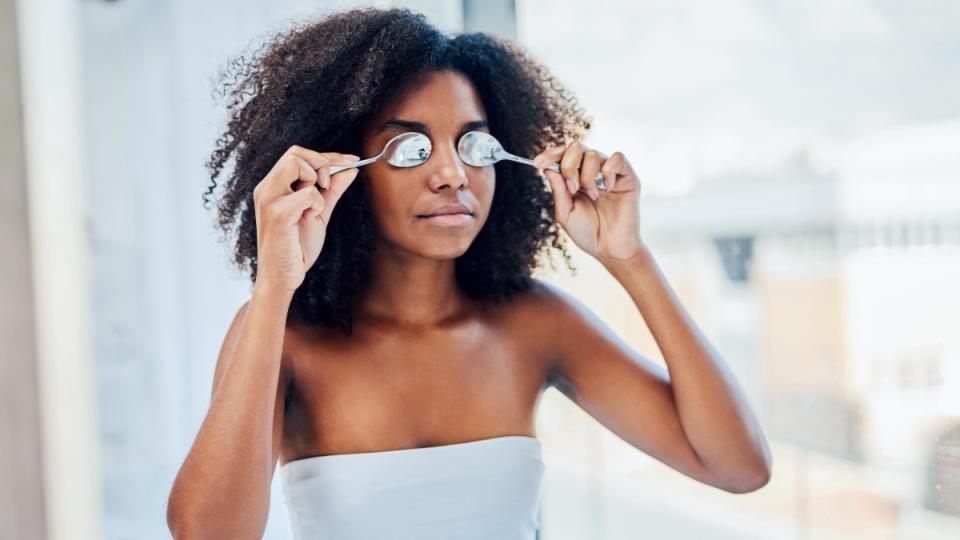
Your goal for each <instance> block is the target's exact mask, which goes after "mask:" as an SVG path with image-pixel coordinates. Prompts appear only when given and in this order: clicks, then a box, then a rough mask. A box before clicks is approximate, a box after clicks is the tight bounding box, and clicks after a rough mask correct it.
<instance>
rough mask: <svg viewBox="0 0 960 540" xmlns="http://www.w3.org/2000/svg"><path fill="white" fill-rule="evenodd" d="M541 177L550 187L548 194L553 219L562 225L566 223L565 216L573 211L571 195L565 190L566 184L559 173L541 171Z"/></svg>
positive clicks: (548, 170)
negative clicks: (550, 196)
mask: <svg viewBox="0 0 960 540" xmlns="http://www.w3.org/2000/svg"><path fill="white" fill-rule="evenodd" d="M540 174H541V175H543V176H544V177H545V178H546V179H547V182H548V183H549V185H550V193H551V194H552V195H553V219H554V220H555V221H556V222H557V223H559V224H561V225H563V224H564V223H566V222H567V216H569V215H570V211H571V210H573V195H571V194H570V191H569V190H568V189H567V183H566V181H565V180H564V179H563V176H561V174H560V173H558V172H557V171H554V170H553V169H542V170H541V171H540Z"/></svg>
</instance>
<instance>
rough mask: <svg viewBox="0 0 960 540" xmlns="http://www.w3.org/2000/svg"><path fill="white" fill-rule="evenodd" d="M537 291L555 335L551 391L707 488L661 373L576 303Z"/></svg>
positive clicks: (555, 292)
mask: <svg viewBox="0 0 960 540" xmlns="http://www.w3.org/2000/svg"><path fill="white" fill-rule="evenodd" d="M543 285H544V289H543V291H544V293H545V294H544V295H543V296H544V300H545V302H546V303H547V304H548V305H547V306H546V309H544V310H543V312H544V313H545V314H547V316H549V317H551V318H552V319H553V321H552V322H553V324H552V325H551V326H552V327H553V328H555V329H556V331H555V332H552V334H553V339H551V343H552V346H551V348H552V351H551V356H552V367H551V385H552V386H555V387H556V388H557V389H558V390H559V391H560V392H562V393H563V394H564V395H566V396H567V397H568V398H570V400H572V401H573V402H574V403H576V404H577V405H578V406H579V407H580V408H582V409H583V410H584V411H585V412H586V413H587V414H589V415H590V416H592V417H593V418H594V419H596V420H597V421H598V422H600V423H601V424H603V425H604V426H605V427H607V428H608V429H609V430H610V431H612V432H613V433H614V434H616V435H617V436H618V437H620V438H621V439H623V440H624V441H626V442H628V443H629V444H631V445H633V446H634V447H635V448H637V449H639V450H641V451H643V452H645V453H646V454H648V455H650V456H652V457H654V458H655V459H657V460H659V461H661V462H663V463H664V464H666V465H668V466H670V467H671V468H673V469H675V470H677V471H680V472H681V473H683V474H685V475H687V476H689V477H691V478H695V479H697V480H700V481H703V482H707V483H710V482H709V474H708V471H707V469H706V467H705V466H704V465H703V463H702V462H701V460H700V458H699V456H698V455H697V453H696V451H695V450H694V448H693V446H692V445H691V444H690V441H689V439H687V436H686V434H685V433H684V431H683V427H682V425H681V423H680V418H679V416H678V413H677V408H676V405H675V402H674V398H673V390H672V387H671V384H670V374H669V372H668V371H667V369H666V368H665V367H663V366H661V365H659V364H657V363H655V362H654V361H652V360H650V359H649V358H647V357H645V356H643V355H641V354H639V353H638V352H636V351H635V350H633V349H632V348H631V347H630V346H628V345H627V344H626V343H624V342H623V341H622V340H621V339H620V338H619V337H618V336H617V335H616V334H615V333H614V332H613V331H612V330H610V328H608V327H607V326H606V325H605V324H604V323H603V321H601V320H600V318H599V317H597V315H595V314H594V313H593V312H592V311H590V309H589V308H587V307H586V306H585V305H584V304H583V303H582V302H580V301H579V300H577V299H576V298H574V297H573V296H571V295H570V294H568V293H566V292H564V291H563V290H561V289H559V288H557V287H555V286H552V285H549V284H546V283H544V284H543Z"/></svg>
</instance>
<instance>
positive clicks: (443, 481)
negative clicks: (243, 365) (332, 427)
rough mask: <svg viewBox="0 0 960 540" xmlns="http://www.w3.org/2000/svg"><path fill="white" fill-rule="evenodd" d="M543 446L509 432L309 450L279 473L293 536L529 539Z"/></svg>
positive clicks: (534, 525) (301, 539) (304, 539)
mask: <svg viewBox="0 0 960 540" xmlns="http://www.w3.org/2000/svg"><path fill="white" fill-rule="evenodd" d="M540 452H541V448H540V441H539V440H538V439H536V438H535V437H528V436H525V435H507V436H503V437H494V438H490V439H481V440H479V441H471V442H465V443H456V444H446V445H441V446H429V447H425V448H408V449H400V450H386V451H382V452H362V453H354V454H334V455H328V456H314V457H307V458H303V459H297V460H293V461H290V462H288V463H285V464H283V465H281V466H280V477H281V482H282V488H283V494H284V498H285V499H286V503H287V508H288V509H289V511H290V523H291V525H292V529H293V535H294V538H296V539H297V540H321V539H336V540H368V539H377V540H385V539H394V538H396V539H405V538H410V539H417V540H441V539H442V540H474V539H476V540H480V539H483V540H488V539H492V538H495V539H498V540H533V539H534V538H535V536H536V532H537V529H538V528H539V527H540V520H539V517H538V510H539V506H540V488H541V483H542V480H543V473H544V465H543V460H542V458H541V453H540Z"/></svg>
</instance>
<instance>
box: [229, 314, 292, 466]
mask: <svg viewBox="0 0 960 540" xmlns="http://www.w3.org/2000/svg"><path fill="white" fill-rule="evenodd" d="M249 306H250V301H249V300H247V301H246V302H244V303H243V305H241V306H240V308H239V309H237V313H236V314H235V315H234V317H233V320H232V321H231V322H230V327H229V328H228V329H227V333H226V336H224V338H223V343H222V344H221V346H220V353H219V355H218V356H217V364H216V367H214V370H213V387H212V388H211V390H210V399H211V400H213V396H215V395H216V393H217V387H218V386H219V385H220V380H221V379H222V378H223V373H224V371H226V369H227V366H228V365H230V361H231V360H232V359H233V353H234V351H235V349H236V345H237V338H239V337H240V329H241V328H242V327H243V321H244V318H245V317H246V314H247V308H248V307H249ZM285 368H286V362H284V361H281V367H280V377H279V378H278V384H277V399H276V401H275V404H274V409H273V434H272V441H273V444H272V447H273V455H272V463H277V460H278V459H279V458H280V448H281V445H282V436H283V416H284V409H285V406H284V405H285V402H286V389H287V371H286V369H285Z"/></svg>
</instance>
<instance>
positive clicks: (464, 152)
mask: <svg viewBox="0 0 960 540" xmlns="http://www.w3.org/2000/svg"><path fill="white" fill-rule="evenodd" d="M457 153H459V154H460V159H462V160H463V162H464V163H466V164H467V165H473V166H474V167H485V166H487V165H493V164H494V163H496V162H498V161H501V160H504V159H506V160H509V161H516V162H517V163H525V164H527V165H531V166H532V165H533V160H532V159H527V158H522V157H519V156H515V155H513V154H511V153H510V152H507V151H506V150H504V149H503V146H502V145H501V144H500V141H498V140H497V139H496V138H495V137H494V136H493V135H491V134H489V133H485V132H483V131H469V132H467V133H464V134H463V137H460V143H459V144H458V145H457ZM549 168H550V169H553V170H554V171H557V172H560V164H559V163H552V164H550V165H549ZM596 183H597V187H598V188H600V189H607V186H606V185H605V184H604V182H603V175H602V174H600V173H597V178H596Z"/></svg>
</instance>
